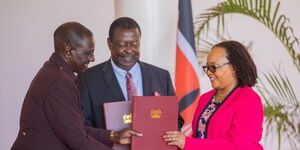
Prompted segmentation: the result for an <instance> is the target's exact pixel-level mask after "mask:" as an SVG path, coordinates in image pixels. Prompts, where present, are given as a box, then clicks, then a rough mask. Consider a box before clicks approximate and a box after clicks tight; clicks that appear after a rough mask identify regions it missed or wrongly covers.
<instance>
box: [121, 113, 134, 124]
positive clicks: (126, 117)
mask: <svg viewBox="0 0 300 150" xmlns="http://www.w3.org/2000/svg"><path fill="white" fill-rule="evenodd" d="M123 122H124V124H130V123H131V122H132V114H129V115H127V114H124V115H123Z"/></svg>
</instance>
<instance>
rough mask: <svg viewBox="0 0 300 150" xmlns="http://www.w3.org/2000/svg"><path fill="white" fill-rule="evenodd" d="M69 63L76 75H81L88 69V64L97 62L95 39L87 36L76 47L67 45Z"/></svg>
mask: <svg viewBox="0 0 300 150" xmlns="http://www.w3.org/2000/svg"><path fill="white" fill-rule="evenodd" d="M66 49H67V53H68V54H67V56H68V57H67V63H68V65H69V66H70V67H71V69H72V70H73V71H74V72H76V73H81V72H83V71H84V70H86V69H87V68H88V64H89V63H90V62H93V61H94V60H95V57H94V49H95V44H94V39H93V37H90V36H85V37H84V38H83V39H82V40H80V41H79V42H78V43H76V46H71V45H67V46H66Z"/></svg>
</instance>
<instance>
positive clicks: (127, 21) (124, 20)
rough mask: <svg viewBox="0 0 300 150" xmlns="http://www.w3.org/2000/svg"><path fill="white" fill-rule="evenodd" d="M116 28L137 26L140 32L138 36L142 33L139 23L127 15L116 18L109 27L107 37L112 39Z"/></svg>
mask: <svg viewBox="0 0 300 150" xmlns="http://www.w3.org/2000/svg"><path fill="white" fill-rule="evenodd" d="M117 28H121V29H133V28H138V30H139V32H140V36H141V35H142V32H141V28H140V26H139V24H138V23H137V22H136V21H135V20H133V19H132V18H129V17H120V18H118V19H116V20H115V21H114V22H113V23H112V24H111V25H110V27H109V39H111V40H112V39H113V38H114V37H113V36H114V31H115V30H116V29H117Z"/></svg>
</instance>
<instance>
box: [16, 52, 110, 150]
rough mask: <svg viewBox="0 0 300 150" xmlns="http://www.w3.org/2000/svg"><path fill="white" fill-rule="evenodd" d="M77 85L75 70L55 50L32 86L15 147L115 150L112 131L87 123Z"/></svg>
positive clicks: (63, 149) (24, 104)
mask: <svg viewBox="0 0 300 150" xmlns="http://www.w3.org/2000/svg"><path fill="white" fill-rule="evenodd" d="M76 83H77V84H76ZM77 85H78V80H77V77H76V76H75V75H74V73H73V72H72V70H71V69H70V68H69V66H68V65H67V64H66V63H65V61H64V60H63V59H62V58H60V56H58V55H57V54H55V53H54V54H53V55H52V56H51V58H50V60H49V61H48V62H46V63H45V64H44V66H43V67H42V68H41V69H40V71H39V72H38V74H37V75H36V76H35V78H34V79H33V81H32V83H31V85H30V87H29V90H28V92H27V94H26V97H25V100H24V103H23V107H22V111H21V118H20V130H19V133H18V137H17V139H16V141H15V143H14V144H13V146H12V149H13V150H18V149H20V150H68V149H80V150H96V149H97V150H99V149H101V150H111V148H110V146H111V143H110V141H109V133H110V131H107V130H103V129H95V128H92V127H89V126H86V125H85V124H84V119H83V115H82V111H81V107H80V105H81V104H80V100H79V98H80V96H79V89H78V86H77ZM97 140H98V141H99V142H98V141H97ZM100 142H101V143H100Z"/></svg>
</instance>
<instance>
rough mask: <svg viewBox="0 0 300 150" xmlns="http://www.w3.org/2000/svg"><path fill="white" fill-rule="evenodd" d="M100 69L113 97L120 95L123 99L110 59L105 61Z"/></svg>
mask: <svg viewBox="0 0 300 150" xmlns="http://www.w3.org/2000/svg"><path fill="white" fill-rule="evenodd" d="M102 71H103V79H104V81H105V83H106V86H107V87H108V88H109V89H110V91H111V93H113V95H114V96H115V97H122V99H123V100H125V97H124V95H123V92H122V90H121V87H120V85H119V82H118V80H117V77H116V75H115V73H114V70H113V68H112V65H111V62H110V59H109V60H108V61H107V62H106V63H105V65H104V67H103V70H102Z"/></svg>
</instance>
